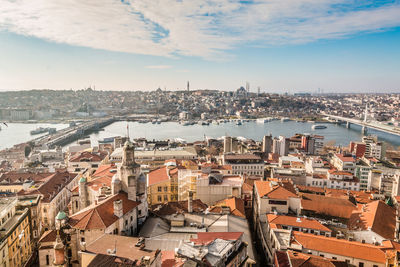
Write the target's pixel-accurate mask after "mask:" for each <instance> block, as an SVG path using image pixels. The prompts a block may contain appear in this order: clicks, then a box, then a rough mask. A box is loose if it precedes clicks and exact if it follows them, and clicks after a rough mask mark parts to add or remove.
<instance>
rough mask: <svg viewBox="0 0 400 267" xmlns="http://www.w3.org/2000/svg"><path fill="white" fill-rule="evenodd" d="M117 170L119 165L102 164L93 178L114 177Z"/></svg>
mask: <svg viewBox="0 0 400 267" xmlns="http://www.w3.org/2000/svg"><path fill="white" fill-rule="evenodd" d="M116 170H117V167H116V166H115V165H114V164H104V165H100V166H99V168H97V170H96V171H95V172H94V173H93V174H92V178H98V177H104V176H107V177H110V178H112V177H113V176H114V174H115V172H116Z"/></svg>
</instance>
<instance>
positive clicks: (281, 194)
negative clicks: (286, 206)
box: [254, 181, 297, 199]
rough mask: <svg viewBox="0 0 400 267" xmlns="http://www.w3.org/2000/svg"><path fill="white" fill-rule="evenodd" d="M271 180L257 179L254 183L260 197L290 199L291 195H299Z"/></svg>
mask: <svg viewBox="0 0 400 267" xmlns="http://www.w3.org/2000/svg"><path fill="white" fill-rule="evenodd" d="M272 183H273V182H271V181H255V182H254V185H255V187H256V189H257V192H258V195H259V196H260V197H264V196H266V197H268V198H273V199H288V198H289V197H297V195H296V194H295V193H293V192H290V191H289V190H287V189H285V188H283V187H282V186H281V185H279V184H277V185H274V184H272Z"/></svg>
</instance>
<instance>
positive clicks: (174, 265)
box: [161, 250, 184, 267]
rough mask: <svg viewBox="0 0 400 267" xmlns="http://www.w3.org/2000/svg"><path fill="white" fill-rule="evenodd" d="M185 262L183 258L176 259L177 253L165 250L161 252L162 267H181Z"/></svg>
mask: <svg viewBox="0 0 400 267" xmlns="http://www.w3.org/2000/svg"><path fill="white" fill-rule="evenodd" d="M183 264H184V262H183V259H182V258H179V257H175V251H173V250H164V251H161V266H162V267H180V266H183Z"/></svg>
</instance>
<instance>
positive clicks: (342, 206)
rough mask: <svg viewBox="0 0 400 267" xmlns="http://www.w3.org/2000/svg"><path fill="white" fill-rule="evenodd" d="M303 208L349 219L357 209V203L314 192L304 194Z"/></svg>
mask: <svg viewBox="0 0 400 267" xmlns="http://www.w3.org/2000/svg"><path fill="white" fill-rule="evenodd" d="M301 208H302V209H303V210H308V211H313V212H315V213H318V214H323V215H328V216H333V217H339V218H345V219H349V218H350V216H351V213H352V212H353V211H354V210H356V209H357V207H356V205H354V204H353V203H352V202H350V201H349V200H347V199H342V198H333V197H326V196H321V195H314V194H302V199H301Z"/></svg>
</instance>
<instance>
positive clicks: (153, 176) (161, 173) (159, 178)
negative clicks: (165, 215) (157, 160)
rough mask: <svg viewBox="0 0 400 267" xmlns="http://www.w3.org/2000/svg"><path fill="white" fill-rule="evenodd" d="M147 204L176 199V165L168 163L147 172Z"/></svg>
mask: <svg viewBox="0 0 400 267" xmlns="http://www.w3.org/2000/svg"><path fill="white" fill-rule="evenodd" d="M147 185H148V186H147V196H148V203H149V205H154V204H159V203H163V202H168V201H177V200H178V167H176V166H174V165H168V166H164V167H161V168H159V169H156V170H153V171H150V172H149V173H148V174H147Z"/></svg>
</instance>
